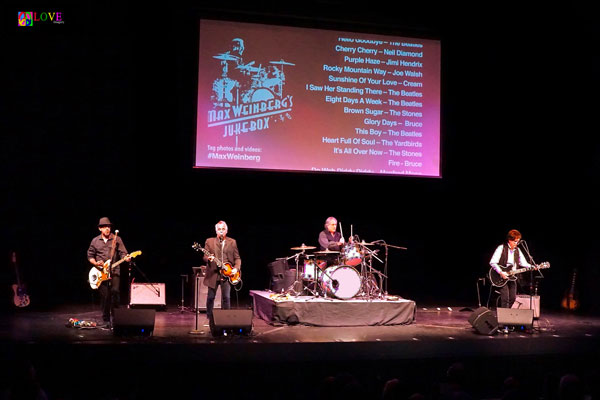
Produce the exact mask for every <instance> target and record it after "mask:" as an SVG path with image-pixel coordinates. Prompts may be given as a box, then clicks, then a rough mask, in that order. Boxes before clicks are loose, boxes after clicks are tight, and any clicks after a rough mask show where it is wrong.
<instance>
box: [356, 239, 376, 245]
mask: <svg viewBox="0 0 600 400" xmlns="http://www.w3.org/2000/svg"><path fill="white" fill-rule="evenodd" d="M356 244H362V245H363V246H374V245H376V244H377V243H369V242H365V241H364V240H363V241H362V242H358V243H356Z"/></svg>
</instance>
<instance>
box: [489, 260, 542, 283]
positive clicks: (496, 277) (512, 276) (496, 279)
mask: <svg viewBox="0 0 600 400" xmlns="http://www.w3.org/2000/svg"><path fill="white" fill-rule="evenodd" d="M511 268H512V266H506V267H503V266H502V265H500V269H502V271H503V272H504V273H506V274H507V275H508V279H504V278H503V277H502V275H500V274H499V273H498V272H497V271H496V270H495V269H494V268H493V267H492V268H490V272H489V273H488V277H489V278H490V282H492V285H494V286H496V287H502V286H504V285H506V283H507V282H508V281H516V280H517V277H516V275H518V274H521V273H523V272H526V271H529V270H530V268H518V269H516V270H514V271H511V270H510V269H511ZM546 268H550V263H549V262H543V263H541V264H538V265H535V266H534V267H533V269H535V270H538V269H546Z"/></svg>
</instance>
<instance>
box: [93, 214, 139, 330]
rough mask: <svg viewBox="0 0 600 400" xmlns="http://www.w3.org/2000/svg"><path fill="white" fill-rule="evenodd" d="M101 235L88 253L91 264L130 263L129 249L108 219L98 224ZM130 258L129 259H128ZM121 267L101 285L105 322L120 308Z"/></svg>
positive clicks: (94, 239) (96, 238) (100, 265)
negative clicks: (112, 312) (116, 308)
mask: <svg viewBox="0 0 600 400" xmlns="http://www.w3.org/2000/svg"><path fill="white" fill-rule="evenodd" d="M98 230H99V231H100V235H98V236H96V237H95V238H93V239H92V242H91V243H90V247H89V248H88V251H87V258H88V261H89V262H90V264H92V265H94V266H97V267H100V268H101V267H102V265H104V263H105V262H106V261H107V260H111V262H115V261H117V260H120V259H122V258H125V260H126V261H128V262H129V261H130V260H131V257H128V256H127V249H126V248H125V244H123V240H122V239H121V237H120V236H116V235H115V234H114V233H112V223H111V222H110V220H109V219H108V218H106V217H103V218H100V221H99V222H98ZM128 258H129V259H128ZM120 276H121V273H120V267H116V268H115V269H113V270H112V273H111V279H110V280H107V281H104V282H102V283H101V284H100V287H99V288H98V290H99V291H100V304H101V308H102V319H103V320H104V322H106V323H109V322H110V315H111V311H112V308H113V307H118V305H119V302H120V299H121V295H120V283H121V282H120Z"/></svg>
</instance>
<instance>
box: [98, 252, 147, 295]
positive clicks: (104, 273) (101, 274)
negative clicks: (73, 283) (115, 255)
mask: <svg viewBox="0 0 600 400" xmlns="http://www.w3.org/2000/svg"><path fill="white" fill-rule="evenodd" d="M140 254H142V252H141V251H140V250H138V251H134V252H133V253H131V254H128V255H126V256H125V257H123V258H121V259H120V260H119V261H117V262H116V263H113V264H112V265H111V262H110V260H106V261H105V262H104V264H102V266H93V267H92V268H91V269H90V272H89V273H88V282H89V283H90V287H91V288H92V289H98V288H99V287H100V284H101V283H102V282H104V281H107V280H109V279H110V273H111V272H112V270H113V269H114V268H116V267H117V265H119V264H121V263H122V262H123V261H125V260H126V259H127V257H131V258H136V257H137V256H139V255H140Z"/></svg>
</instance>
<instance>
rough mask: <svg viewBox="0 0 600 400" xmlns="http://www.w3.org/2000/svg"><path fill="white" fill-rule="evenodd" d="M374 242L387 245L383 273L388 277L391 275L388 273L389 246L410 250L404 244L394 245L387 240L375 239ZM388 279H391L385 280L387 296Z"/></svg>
mask: <svg viewBox="0 0 600 400" xmlns="http://www.w3.org/2000/svg"><path fill="white" fill-rule="evenodd" d="M373 243H377V244H379V245H380V246H384V247H385V263H384V266H383V274H384V275H385V276H386V277H387V276H389V274H388V248H390V247H391V248H393V249H399V250H408V248H406V247H402V246H395V245H392V244H387V243H386V242H385V240H375V241H374V242H373ZM388 281H389V279H386V280H385V295H386V296H387V294H388Z"/></svg>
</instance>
